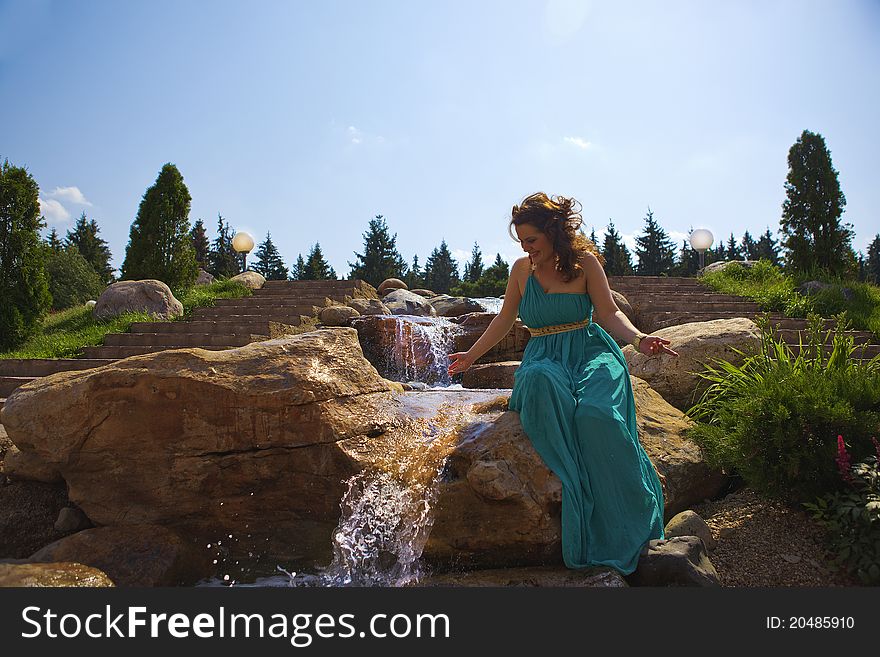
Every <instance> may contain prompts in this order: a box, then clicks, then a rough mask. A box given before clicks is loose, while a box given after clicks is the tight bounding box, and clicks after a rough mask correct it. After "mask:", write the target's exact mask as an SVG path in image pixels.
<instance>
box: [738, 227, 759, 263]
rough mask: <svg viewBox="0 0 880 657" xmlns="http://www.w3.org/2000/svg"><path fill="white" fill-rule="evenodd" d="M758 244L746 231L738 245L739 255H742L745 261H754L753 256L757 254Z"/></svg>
mask: <svg viewBox="0 0 880 657" xmlns="http://www.w3.org/2000/svg"><path fill="white" fill-rule="evenodd" d="M757 248H758V244H757V243H756V242H755V240H754V239H753V238H752V236H751V235H750V234H749V231H746V232H745V233H744V234H743V237H742V242H741V243H740V253H742V255H743V257H744V258H745V259H746V260H755V259H756V258H755V254H756V253H757Z"/></svg>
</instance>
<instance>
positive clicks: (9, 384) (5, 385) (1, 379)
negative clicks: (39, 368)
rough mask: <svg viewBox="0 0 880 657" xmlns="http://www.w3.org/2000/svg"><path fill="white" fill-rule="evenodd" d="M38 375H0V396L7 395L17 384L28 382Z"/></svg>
mask: <svg viewBox="0 0 880 657" xmlns="http://www.w3.org/2000/svg"><path fill="white" fill-rule="evenodd" d="M36 378H39V377H34V376H0V397H4V398H5V397H8V396H9V395H11V394H12V391H13V390H15V389H16V388H17V387H18V386H20V385H24V384H25V383H29V382H30V381H33V380H34V379H36Z"/></svg>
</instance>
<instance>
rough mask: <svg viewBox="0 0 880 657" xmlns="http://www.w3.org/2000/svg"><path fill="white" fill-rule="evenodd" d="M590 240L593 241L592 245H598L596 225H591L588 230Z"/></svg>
mask: <svg viewBox="0 0 880 657" xmlns="http://www.w3.org/2000/svg"><path fill="white" fill-rule="evenodd" d="M590 241H591V242H592V243H593V245H594V246H596V247H598V246H599V244H598V242H596V227H595V226H593V227H592V229H591V230H590Z"/></svg>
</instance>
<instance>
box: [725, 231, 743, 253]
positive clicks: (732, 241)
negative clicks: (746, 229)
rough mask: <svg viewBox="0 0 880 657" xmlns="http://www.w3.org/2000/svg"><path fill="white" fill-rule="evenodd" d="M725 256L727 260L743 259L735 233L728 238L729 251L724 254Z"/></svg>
mask: <svg viewBox="0 0 880 657" xmlns="http://www.w3.org/2000/svg"><path fill="white" fill-rule="evenodd" d="M724 257H725V259H727V260H742V251H740V248H739V245H737V243H736V238H735V237H734V236H733V233H731V234H730V238H729V239H728V240H727V252H726V253H725V254H724Z"/></svg>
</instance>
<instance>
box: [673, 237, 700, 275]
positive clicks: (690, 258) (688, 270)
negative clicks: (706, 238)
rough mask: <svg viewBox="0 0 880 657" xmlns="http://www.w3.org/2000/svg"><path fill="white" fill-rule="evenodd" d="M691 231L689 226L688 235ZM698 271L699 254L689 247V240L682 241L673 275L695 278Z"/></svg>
mask: <svg viewBox="0 0 880 657" xmlns="http://www.w3.org/2000/svg"><path fill="white" fill-rule="evenodd" d="M693 231H694V229H693V226H691V228H690V230H689V233H692V232H693ZM704 259H705V255H704ZM698 271H700V252H699V251H697V250H696V249H694V248H693V247H692V246H691V243H690V241H689V240H682V241H681V250H680V251H679V254H678V262H677V263H676V268H675V275H676V276H696V275H697V272H698Z"/></svg>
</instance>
